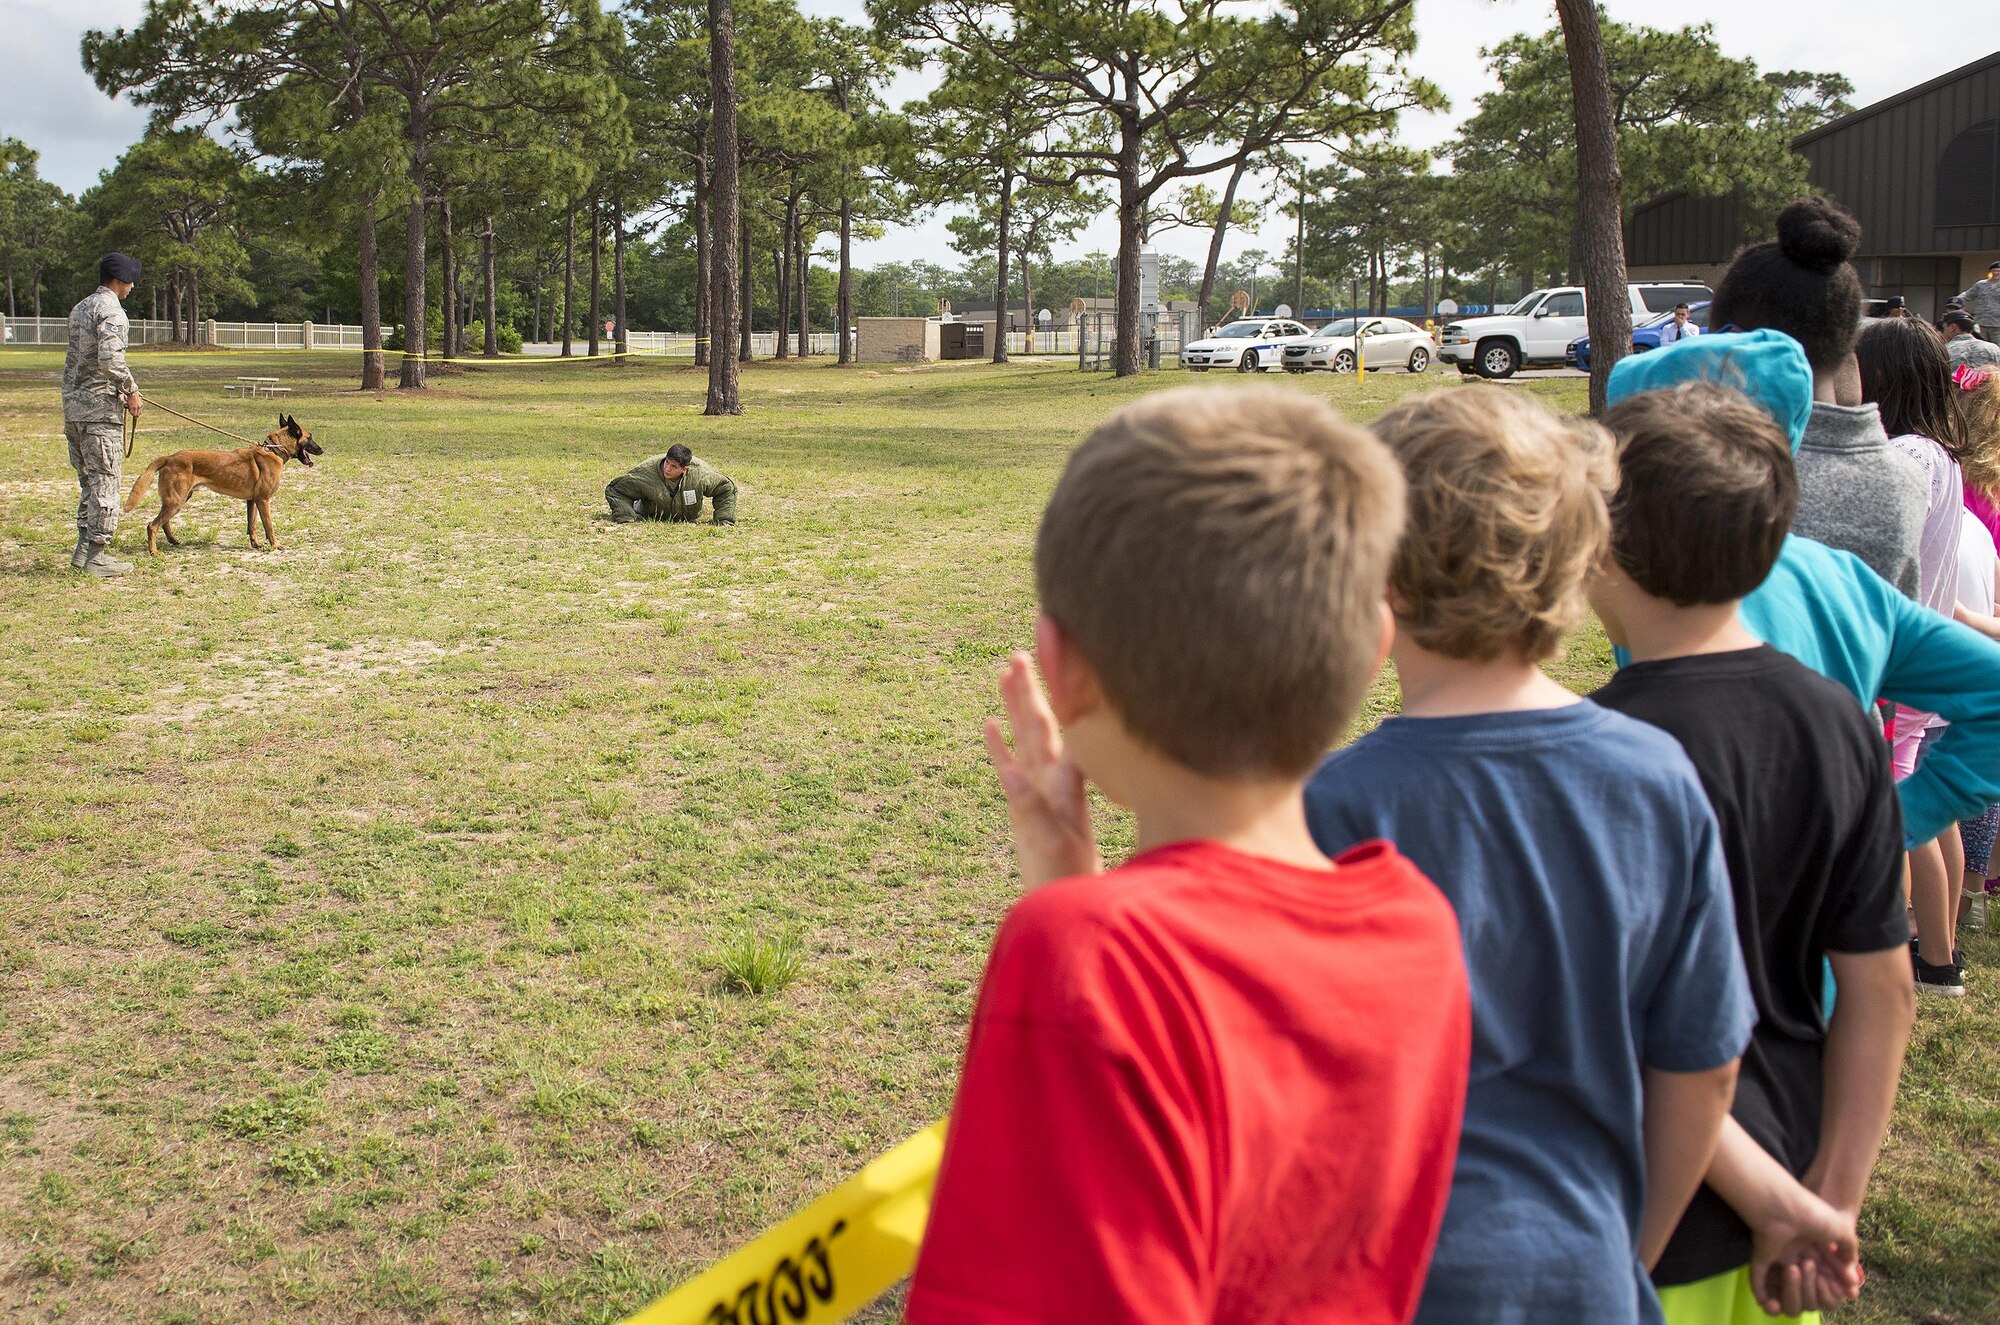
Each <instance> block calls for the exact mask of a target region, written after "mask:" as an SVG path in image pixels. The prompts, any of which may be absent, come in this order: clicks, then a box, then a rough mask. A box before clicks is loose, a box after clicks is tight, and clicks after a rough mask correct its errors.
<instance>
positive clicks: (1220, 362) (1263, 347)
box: [1181, 317, 1562, 373]
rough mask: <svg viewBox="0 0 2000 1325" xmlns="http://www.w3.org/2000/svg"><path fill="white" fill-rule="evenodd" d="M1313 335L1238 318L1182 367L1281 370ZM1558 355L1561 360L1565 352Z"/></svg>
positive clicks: (1291, 325) (1195, 344)
mask: <svg viewBox="0 0 2000 1325" xmlns="http://www.w3.org/2000/svg"><path fill="white" fill-rule="evenodd" d="M1311 335H1312V328H1310V327H1308V326H1305V325H1303V324H1301V323H1298V322H1294V321H1292V320H1291V319H1289V318H1282V317H1262V318H1259V317H1246V318H1239V319H1238V320H1236V321H1234V322H1231V323H1230V324H1229V325H1228V326H1226V327H1223V328H1221V329H1219V330H1217V331H1215V332H1213V333H1212V334H1210V335H1208V336H1205V337H1203V338H1202V339H1201V340H1196V341H1189V342H1188V343H1187V344H1186V345H1184V346H1182V347H1181V367H1183V368H1191V369H1193V370H1194V371H1195V372H1197V373H1205V372H1207V371H1208V370H1209V369H1211V368H1234V369H1235V370H1236V371H1237V372H1239V373H1258V372H1263V371H1264V370H1265V369H1267V368H1280V367H1283V366H1284V361H1285V347H1286V346H1287V345H1290V344H1293V343H1295V342H1300V341H1304V340H1305V339H1306V338H1308V337H1310V336H1311ZM1556 353H1557V357H1559V358H1560V357H1561V353H1562V352H1561V351H1560V350H1558V351H1557V352H1556Z"/></svg>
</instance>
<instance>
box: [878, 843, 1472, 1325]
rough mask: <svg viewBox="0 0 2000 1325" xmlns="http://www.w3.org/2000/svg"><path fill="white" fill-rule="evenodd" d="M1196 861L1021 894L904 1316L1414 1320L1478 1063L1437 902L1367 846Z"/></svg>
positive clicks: (927, 1320)
mask: <svg viewBox="0 0 2000 1325" xmlns="http://www.w3.org/2000/svg"><path fill="white" fill-rule="evenodd" d="M1336 864H1337V865H1338V868H1337V869H1336V870H1332V871H1328V870H1313V869H1301V868H1298V867H1296V866H1291V865H1284V864H1280V863H1279V862H1276V861H1271V860H1265V859H1260V858H1258V857H1255V856H1249V855H1245V854H1243V853H1241V852H1238V851H1233V850H1231V849H1229V848H1227V847H1224V846H1221V845H1220V844H1217V843H1214V842H1193V843H1183V844H1181V845H1178V846H1170V847H1163V848H1161V849H1159V850H1156V851H1149V852H1147V853H1145V854H1144V855H1141V856H1137V857H1135V858H1133V859H1132V860H1131V861H1130V862H1129V863H1127V864H1126V865H1125V866H1124V867H1123V868H1120V869H1117V870H1114V871H1112V872H1111V873H1109V874H1106V875H1102V876H1099V877H1094V878H1082V879H1068V880H1064V881H1062V882H1059V883H1054V884H1051V885H1049V886H1048V887H1045V888H1041V889H1038V890H1037V891H1035V892H1032V893H1030V894H1028V895H1027V896H1026V897H1024V898H1022V899H1021V901H1020V903H1019V904H1018V905H1016V906H1015V907H1014V910H1013V911H1012V913H1011V914H1009V915H1008V917H1007V919H1006V921H1005V922H1004V923H1003V924H1002V925H1001V927H1000V933H999V935H998V937H996V938H995V939H994V942H993V955H992V959H991V961H990V962H989V964H988V966H987V968H986V980H985V984H984V986H983V987H982V988H981V990H980V994H979V1005H978V1008H977V1010H976V1011H975V1012H974V1013H973V1018H972V1029H971V1035H970V1041H969V1043H968V1044H967V1047H966V1053H965V1070H964V1073H963V1075H962V1076H961V1078H960V1080H959V1087H958V1100H957V1102H956V1104H955V1105H954V1106H953V1108H952V1114H951V1129H950V1132H949V1134H948V1136H947V1137H946V1140H945V1150H944V1160H943V1166H942V1168H941V1169H940V1170H939V1173H938V1183H937V1191H936V1194H935V1197H934V1201H933V1205H932V1209H931V1217H930V1226H929V1229H928V1230H927V1232H926V1234H925V1237H924V1244H923V1249H922V1251H921V1252H920V1253H919V1255H918V1257H917V1269H916V1277H915V1281H914V1283H913V1285H912V1287H911V1289H910V1297H909V1303H908V1307H907V1314H908V1319H909V1320H911V1321H912V1322H917V1323H919V1325H946V1323H947V1322H959V1321H993V1322H1001V1321H1004V1322H1010V1323H1012V1322H1024V1323H1025V1322H1031V1321H1032V1322H1064V1321H1074V1322H1077V1323H1078V1325H1107V1323H1109V1322H1118V1321H1147V1322H1158V1321H1177V1322H1179V1321H1185V1322H1193V1321H1217V1322H1229V1323H1231V1325H1234V1323H1235V1322H1250V1321H1274V1322H1275V1321H1285V1322H1309V1321H1328V1322H1332V1321H1339V1322H1342V1325H1375V1322H1395V1323H1396V1325H1401V1323H1402V1322H1407V1321H1408V1320H1409V1318H1410V1315H1411V1313H1412V1312H1413V1311H1414V1310H1415V1309H1416V1303H1417V1295H1418V1292H1419V1290H1420V1289H1421V1288H1422V1286H1423V1280H1424V1270H1425V1267H1426V1266H1427V1265H1428V1264H1429V1261H1430V1254H1431V1244H1432V1243H1433V1242H1434V1241H1435V1240H1436V1237H1437V1230H1438V1221H1439V1219H1440V1218H1441V1217H1442V1215H1443V1213H1444V1203H1445V1197H1446V1195H1447V1193H1448V1191H1449V1189H1450V1185H1451V1172H1452V1162H1453V1158H1454V1156H1455V1155H1456V1153H1457V1149H1458V1125H1459V1115H1460V1112H1461V1110H1462V1108H1463V1106H1464V1103H1465V1076H1466V1068H1467V1063H1468V1060H1469V1055H1470V1052H1471V1049H1470V1044H1471V1018H1470V1014H1469V1012H1468V1009H1467V1003H1466V978H1465V966H1464V963H1463V960H1462V958H1461V956H1460V951H1459V937H1458V924H1457V921H1456V920H1455V919H1454V917H1453V915H1452V911H1451V907H1450V905H1449V904H1448V903H1447V902H1446V901H1445V899H1444V897H1443V896H1442V895H1441V894H1440V893H1439V892H1438V890H1437V889H1436V888H1435V887H1433V886H1432V885H1431V883H1430V881H1429V880H1427V879H1425V878H1424V876H1423V875H1422V874H1420V873H1418V872H1417V868H1416V866H1414V865H1412V864H1411V863H1410V862H1409V861H1407V860H1405V859H1404V858H1403V857H1402V856H1400V855H1398V854H1396V851H1395V849H1394V848H1393V847H1391V846H1389V845H1388V844H1386V843H1381V842H1372V843H1367V844H1364V845H1362V846H1359V847H1356V848H1355V849H1353V850H1352V851H1350V852H1348V853H1347V854H1346V855H1344V856H1342V857H1341V858H1340V859H1339V860H1338V861H1337V862H1336Z"/></svg>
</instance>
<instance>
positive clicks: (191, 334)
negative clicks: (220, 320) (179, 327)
mask: <svg viewBox="0 0 2000 1325" xmlns="http://www.w3.org/2000/svg"><path fill="white" fill-rule="evenodd" d="M200 327H201V277H200V276H199V275H198V274H197V273H195V272H189V273H188V344H190V345H199V344H201V333H200Z"/></svg>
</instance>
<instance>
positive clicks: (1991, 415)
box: [1958, 369, 2000, 501]
mask: <svg viewBox="0 0 2000 1325" xmlns="http://www.w3.org/2000/svg"><path fill="white" fill-rule="evenodd" d="M1963 413H1964V416H1965V451H1964V452H1963V454H1961V455H1960V456H1959V457H1958V467H1959V468H1960V469H1961V470H1963V471H1964V472H1965V485H1966V486H1967V487H1969V488H1971V489H1973V490H1974V491H1975V492H1977V493H1979V495H1980V496H1982V497H1985V498H1987V499H1988V500H1989V501H1991V500H1996V499H2000V369H1988V370H1987V372H1986V376H1985V377H1984V378H1983V379H1982V380H1981V381H1980V383H1979V385H1978V386H1976V387H1974V388H1973V389H1972V390H1970V391H1967V392H1965V393H1964V404H1963Z"/></svg>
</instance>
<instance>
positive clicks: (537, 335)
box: [528, 252, 548, 341]
mask: <svg viewBox="0 0 2000 1325" xmlns="http://www.w3.org/2000/svg"><path fill="white" fill-rule="evenodd" d="M546 274H547V273H545V272H544V271H543V270H542V255H541V254H540V253H539V252H537V253H536V254H535V316H534V320H533V321H532V322H531V323H530V324H529V325H531V326H532V327H533V328H534V332H533V334H532V335H530V336H529V337H528V339H530V340H536V341H539V340H546V339H548V338H547V337H546V336H544V335H543V334H542V277H543V276H545V275H546Z"/></svg>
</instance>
